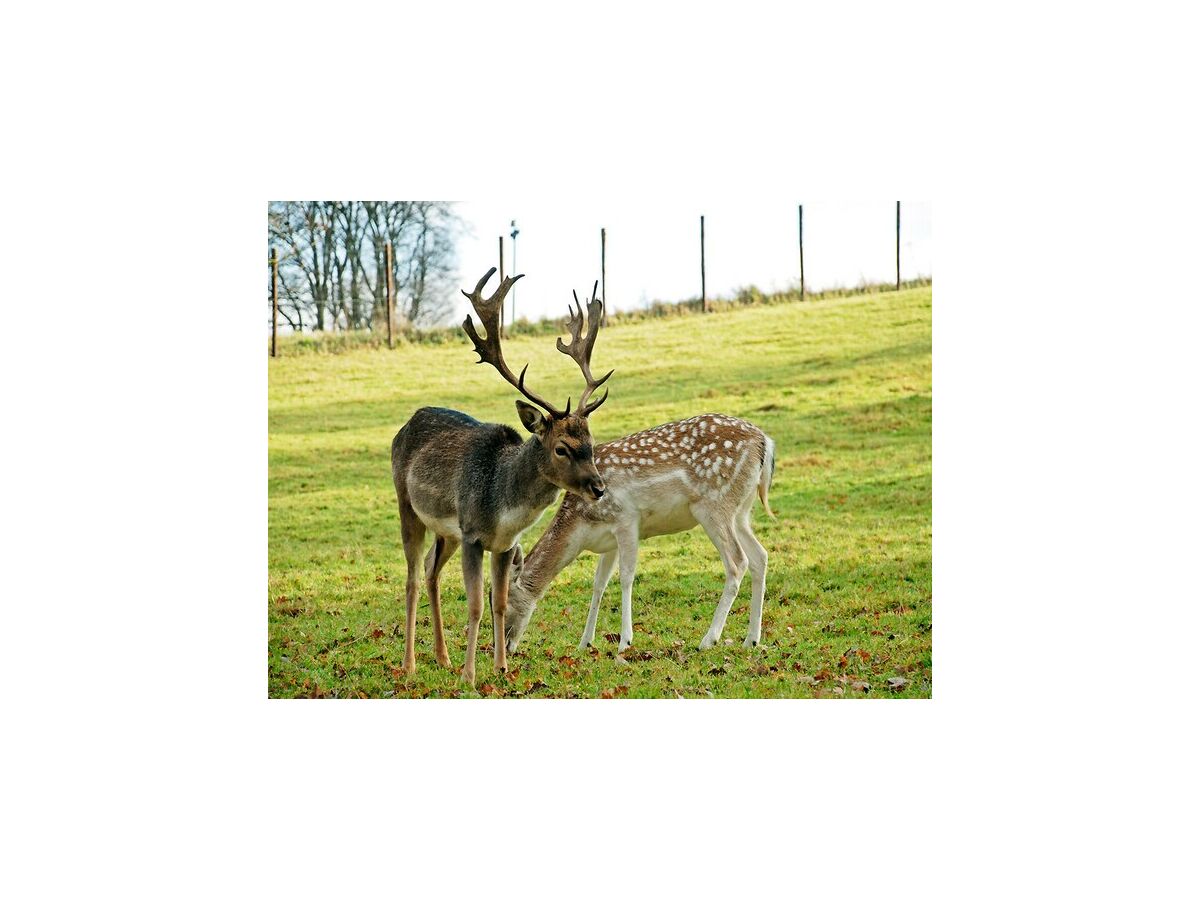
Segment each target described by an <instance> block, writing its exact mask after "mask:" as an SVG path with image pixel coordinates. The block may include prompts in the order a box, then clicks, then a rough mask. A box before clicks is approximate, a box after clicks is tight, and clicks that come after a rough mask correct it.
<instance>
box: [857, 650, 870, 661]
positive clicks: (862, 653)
mask: <svg viewBox="0 0 1200 900" xmlns="http://www.w3.org/2000/svg"><path fill="white" fill-rule="evenodd" d="M858 658H859V659H861V660H862V661H863V662H866V661H867V660H868V659H870V658H871V654H870V653H868V652H867V651H866V650H859V651H858Z"/></svg>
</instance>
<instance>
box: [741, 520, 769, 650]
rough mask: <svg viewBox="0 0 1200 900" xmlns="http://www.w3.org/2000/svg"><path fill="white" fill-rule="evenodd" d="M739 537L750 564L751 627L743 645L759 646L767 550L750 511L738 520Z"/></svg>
mask: <svg viewBox="0 0 1200 900" xmlns="http://www.w3.org/2000/svg"><path fill="white" fill-rule="evenodd" d="M737 539H738V543H739V544H741V546H742V550H743V551H744V552H745V554H746V557H747V559H748V561H749V564H750V628H749V629H748V630H747V632H746V640H745V642H744V643H743V644H742V646H743V647H754V646H757V645H758V643H759V641H761V640H762V613H763V597H764V595H765V594H766V591H767V551H766V548H765V547H763V545H762V544H761V543H760V542H759V540H758V538H757V537H756V536H755V534H754V531H753V529H752V528H751V527H750V511H749V510H746V512H745V514H744V515H742V516H741V518H739V519H738V522H737Z"/></svg>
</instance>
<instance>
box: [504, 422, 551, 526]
mask: <svg viewBox="0 0 1200 900" xmlns="http://www.w3.org/2000/svg"><path fill="white" fill-rule="evenodd" d="M545 462H546V449H545V447H543V446H542V442H541V440H539V439H538V438H536V437H531V438H530V439H529V440H527V441H526V442H525V443H523V444H522V445H521V446H520V447H519V448H518V449H517V450H516V452H514V453H510V454H508V455H507V456H505V457H503V458H502V459H501V462H500V473H501V478H500V480H501V484H502V494H503V496H504V501H505V503H506V504H507V505H509V506H510V507H524V508H526V509H529V510H531V511H536V512H537V513H540V512H541V511H542V510H543V509H545V508H546V507H547V506H549V505H550V504H551V503H553V502H554V499H555V498H556V497H557V496H558V491H559V488H558V486H557V485H556V484H554V483H553V482H551V481H550V480H549V479H548V478H546V476H545V475H544V474H543V467H544V465H545Z"/></svg>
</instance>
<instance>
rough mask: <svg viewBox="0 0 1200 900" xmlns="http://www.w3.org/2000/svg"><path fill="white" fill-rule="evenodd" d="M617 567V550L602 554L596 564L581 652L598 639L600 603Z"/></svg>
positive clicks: (580, 643)
mask: <svg viewBox="0 0 1200 900" xmlns="http://www.w3.org/2000/svg"><path fill="white" fill-rule="evenodd" d="M616 567H617V551H616V550H609V551H608V552H607V553H602V554H600V561H599V562H598V563H596V578H595V580H594V581H593V582H592V605H591V608H590V609H588V617H587V624H586V625H584V626H583V638H582V639H580V641H579V649H580V650H584V649H586V648H587V647H588V646H589V645H590V644H591V643H592V641H594V640H595V639H596V618H597V616H599V615H600V601H601V600H602V599H603V598H604V589H605V588H606V587H608V582H609V579H610V578H612V573H613V569H615V568H616Z"/></svg>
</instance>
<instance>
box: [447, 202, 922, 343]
mask: <svg viewBox="0 0 1200 900" xmlns="http://www.w3.org/2000/svg"><path fill="white" fill-rule="evenodd" d="M895 203H896V202H895V200H882V201H868V202H862V201H853V202H841V203H839V202H815V203H808V202H805V204H804V278H805V284H806V287H808V288H809V289H810V290H819V289H821V288H826V287H837V286H844V287H853V286H854V285H856V284H858V283H859V282H860V281H862V280H864V279H865V280H868V281H890V280H892V279H894V278H895V253H896V244H895V241H896V238H895V233H896V232H895V229H896V206H895ZM457 205H458V211H459V213H460V214H461V215H462V217H463V219H464V220H465V221H466V223H467V225H468V233H467V234H466V235H465V236H464V237H463V238H462V239H461V240H460V241H459V244H458V260H459V277H460V280H461V281H462V286H463V287H465V288H467V289H468V290H469V289H470V288H471V287H473V286H474V283H475V282H476V281H477V280H478V279H479V277H480V276H481V275H483V273H484V272H486V271H487V269H488V267H490V266H494V265H496V264H497V257H498V254H499V251H498V247H497V240H496V239H497V237H498V236H499V235H501V234H503V235H504V251H505V252H504V257H505V258H504V270H505V272H506V273H508V274H512V241H511V239H510V238H509V233H510V232H511V231H512V228H511V226H510V225H509V222H510V221H511V220H513V219H516V221H517V227H518V228H519V229H520V236H519V237H518V238H517V271H518V272H524V273H525V277H524V278H523V279H522V280H521V281H520V283H519V284H518V285H517V287H516V293H517V316H518V318H520V317H527V318H530V319H538V318H542V317H544V316H547V315H560V314H562V313H563V312H564V311H565V310H566V304H567V303H568V302H569V301H570V299H571V290H572V288H574V289H575V290H577V291H578V292H579V294H580V297H581V298H582V297H583V294H584V291H587V292H588V294H589V295H590V293H591V286H592V282H593V281H594V280H595V279H598V278H599V277H600V228H601V226H603V227H604V228H606V229H607V245H608V251H607V263H606V269H607V281H608V303H609V306H610V308H612V309H618V310H620V309H631V308H635V307H638V306H641V305H644V304H645V303H647V302H649V301H651V300H656V299H657V300H667V301H677V300H682V299H686V298H689V297H699V296H700V215H701V213H703V214H704V217H705V219H704V234H705V273H706V279H707V286H708V294H709V296H710V297H713V296H722V295H730V294H732V293H733V292H734V290H736V289H737V288H739V287H743V286H746V285H750V284H755V285H757V286H758V287H760V288H762V289H763V290H768V291H769V290H772V289H776V288H784V287H787V286H789V285H792V284H799V280H800V263H799V251H798V245H797V221H796V219H797V205H798V202H786V201H773V200H772V201H750V200H745V201H731V202H730V201H726V202H717V203H704V204H702V205H700V204H695V205H688V204H687V203H679V202H674V201H646V200H636V201H625V200H611V201H599V202H597V201H595V200H588V201H581V200H579V199H577V198H572V197H571V196H569V192H564V194H563V196H562V197H560V198H559V199H554V200H544V199H538V200H525V201H513V202H506V201H483V202H475V201H464V202H461V203H459V204H457ZM932 232H933V226H932V209H931V204H930V203H927V202H916V201H902V203H901V247H900V271H901V276H902V277H903V278H906V279H907V278H913V277H916V276H917V275H926V276H932V274H933V247H932V243H933V241H932V238H933V234H932ZM497 280H498V279H497V278H496V277H495V276H493V280H492V282H490V284H491V285H494V284H495V283H496V281H497ZM459 299H460V300H462V309H461V310H460V312H459V315H458V317H457V318H453V319H451V321H457V320H458V319H459V318H461V316H462V314H463V312H465V309H466V301H465V300H464V299H463V298H461V297H460V298H459ZM506 308H508V304H507V303H506Z"/></svg>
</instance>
